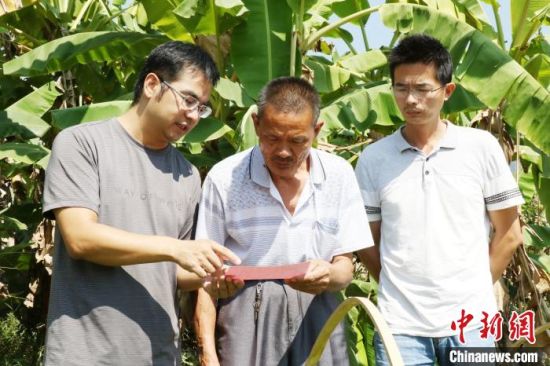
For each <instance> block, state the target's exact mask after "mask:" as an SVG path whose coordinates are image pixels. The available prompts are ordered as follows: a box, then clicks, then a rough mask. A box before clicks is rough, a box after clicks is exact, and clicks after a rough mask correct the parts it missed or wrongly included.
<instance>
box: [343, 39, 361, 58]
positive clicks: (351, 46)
mask: <svg viewBox="0 0 550 366" xmlns="http://www.w3.org/2000/svg"><path fill="white" fill-rule="evenodd" d="M342 41H344V43H345V44H346V45H347V46H348V48H349V49H350V51H351V52H352V53H353V54H354V55H357V50H356V49H355V48H354V47H353V44H352V43H351V42H350V41H347V40H346V39H344V38H343V37H342Z"/></svg>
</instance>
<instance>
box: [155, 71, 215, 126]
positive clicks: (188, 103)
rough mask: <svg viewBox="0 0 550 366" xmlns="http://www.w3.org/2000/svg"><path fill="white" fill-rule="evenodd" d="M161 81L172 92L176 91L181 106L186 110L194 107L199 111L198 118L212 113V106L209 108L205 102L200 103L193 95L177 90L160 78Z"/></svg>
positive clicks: (192, 109)
mask: <svg viewBox="0 0 550 366" xmlns="http://www.w3.org/2000/svg"><path fill="white" fill-rule="evenodd" d="M161 82H162V83H163V84H164V85H166V86H167V87H169V88H170V89H171V90H172V91H173V92H174V93H176V94H177V95H178V96H179V97H180V98H181V100H182V101H183V107H184V108H185V109H186V110H188V111H190V112H191V111H194V110H195V109H196V110H197V111H198V112H199V117H200V118H206V117H208V116H209V115H210V114H211V113H212V108H210V107H209V106H207V105H206V104H201V102H200V101H199V100H198V99H197V98H195V97H194V96H192V95H190V94H184V93H182V92H179V91H177V90H176V88H174V87H173V86H172V85H170V84H169V83H167V82H166V81H164V80H161Z"/></svg>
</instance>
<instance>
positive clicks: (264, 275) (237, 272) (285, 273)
mask: <svg viewBox="0 0 550 366" xmlns="http://www.w3.org/2000/svg"><path fill="white" fill-rule="evenodd" d="M308 268H309V262H303V263H298V264H289V265H285V266H268V267H262V266H232V267H229V268H228V269H227V270H226V271H225V276H226V277H233V278H237V279H240V280H243V281H246V280H286V279H289V278H293V277H300V276H302V277H303V276H304V275H305V274H306V272H307V269H308Z"/></svg>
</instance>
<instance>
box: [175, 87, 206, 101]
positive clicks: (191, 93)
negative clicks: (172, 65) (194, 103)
mask: <svg viewBox="0 0 550 366" xmlns="http://www.w3.org/2000/svg"><path fill="white" fill-rule="evenodd" d="M176 90H178V89H176ZM178 92H180V93H181V94H186V95H190V96H192V97H194V98H195V99H197V100H199V101H200V99H199V96H198V95H197V94H195V93H194V92H193V91H192V90H187V89H184V90H178Z"/></svg>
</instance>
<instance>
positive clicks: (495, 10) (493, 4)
mask: <svg viewBox="0 0 550 366" xmlns="http://www.w3.org/2000/svg"><path fill="white" fill-rule="evenodd" d="M491 7H492V8H493V14H494V15H495V21H496V23H497V31H498V43H499V45H500V48H502V49H503V50H505V47H506V46H505V44H504V31H503V29H502V21H501V20H500V13H499V12H498V8H499V5H498V3H497V2H496V1H491Z"/></svg>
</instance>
